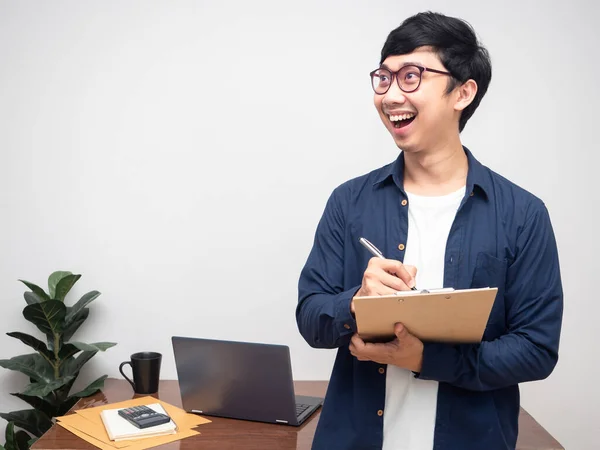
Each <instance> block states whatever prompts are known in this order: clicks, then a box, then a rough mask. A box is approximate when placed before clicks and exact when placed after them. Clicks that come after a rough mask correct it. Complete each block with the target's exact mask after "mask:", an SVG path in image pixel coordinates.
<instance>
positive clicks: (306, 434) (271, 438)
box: [31, 379, 564, 450]
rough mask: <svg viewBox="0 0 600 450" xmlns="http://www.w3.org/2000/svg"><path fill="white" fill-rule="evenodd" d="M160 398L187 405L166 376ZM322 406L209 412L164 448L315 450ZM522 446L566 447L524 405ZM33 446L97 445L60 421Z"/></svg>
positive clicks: (111, 398)
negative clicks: (263, 413) (268, 414)
mask: <svg viewBox="0 0 600 450" xmlns="http://www.w3.org/2000/svg"><path fill="white" fill-rule="evenodd" d="M294 385H295V387H296V393H297V394H300V395H313V396H321V397H322V396H324V395H325V391H326V389H327V382H326V381H296V382H294ZM133 397H134V396H133V392H132V390H131V386H130V385H129V384H128V383H127V382H126V381H124V380H117V379H108V380H106V383H105V386H104V390H103V392H100V393H97V394H96V395H94V396H92V397H89V398H85V399H82V400H80V401H79V402H78V403H77V404H76V405H75V406H74V407H73V409H81V408H88V407H93V406H99V405H104V404H107V403H114V402H119V401H122V400H127V399H131V398H133ZM155 397H157V398H159V399H161V400H163V401H165V402H167V403H171V404H173V405H176V406H179V407H181V397H180V395H179V385H178V384H177V381H170V380H168V381H161V382H160V389H159V392H158V395H155ZM319 414H320V410H319V411H317V412H316V413H315V414H314V415H313V416H312V417H311V418H310V419H309V420H308V421H307V422H305V423H304V424H303V425H302V426H301V427H291V426H286V425H271V424H266V423H259V422H249V421H244V420H233V419H221V418H218V417H208V416H207V417H208V418H209V419H210V420H212V423H209V424H207V425H202V426H200V427H199V428H198V430H199V431H200V433H201V434H200V435H199V436H194V437H191V438H187V439H183V440H181V441H177V442H172V443H170V444H166V445H163V446H160V447H155V448H160V449H163V450H176V449H181V450H193V449H202V450H228V449H236V450H237V449H246V450H269V449H277V450H309V449H310V446H311V443H312V440H313V436H314V434H315V429H316V427H317V422H318V420H319ZM519 428H520V430H519V440H518V443H517V449H518V450H564V448H563V447H562V446H561V445H560V444H559V443H558V442H557V441H556V440H555V439H554V438H553V437H552V436H550V434H548V432H547V431H546V430H545V429H544V428H543V427H542V426H541V425H540V424H539V423H537V422H536V421H535V420H534V419H533V417H531V416H530V415H529V414H528V413H527V412H526V411H525V410H524V409H521V415H520V417H519ZM31 448H32V449H33V450H56V449H62V450H65V449H77V450H94V449H96V447H94V446H93V445H91V444H88V443H87V442H85V441H83V440H82V439H80V438H78V437H77V436H75V435H74V434H72V433H71V432H69V431H67V430H65V429H64V428H62V427H61V426H58V425H54V426H53V427H52V428H51V429H50V430H48V432H47V433H46V434H44V436H42V437H41V439H39V440H38V441H37V442H36V443H35V444H34V445H33V446H32V447H31Z"/></svg>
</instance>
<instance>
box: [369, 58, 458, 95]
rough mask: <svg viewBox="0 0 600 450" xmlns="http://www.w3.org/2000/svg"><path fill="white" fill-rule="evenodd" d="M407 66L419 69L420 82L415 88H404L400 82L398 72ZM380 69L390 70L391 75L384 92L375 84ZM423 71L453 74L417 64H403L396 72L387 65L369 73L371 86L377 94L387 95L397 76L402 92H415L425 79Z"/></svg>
mask: <svg viewBox="0 0 600 450" xmlns="http://www.w3.org/2000/svg"><path fill="white" fill-rule="evenodd" d="M407 67H414V68H416V69H418V71H419V83H418V84H417V86H416V87H415V88H414V89H404V88H403V87H402V85H401V84H400V80H399V78H398V74H399V73H400V72H402V71H403V70H406V68H407ZM380 70H385V71H386V72H388V73H389V74H390V77H391V81H390V84H389V85H388V87H387V89H386V90H385V91H383V92H377V90H376V89H375V84H374V79H375V77H374V75H375V73H376V72H378V71H380ZM423 72H433V73H439V74H440V75H449V76H452V74H451V73H450V72H446V71H443V70H438V69H431V68H429V67H424V66H418V65H416V64H407V65H406V66H402V67H401V68H400V70H397V71H396V72H392V71H391V70H389V69H386V68H385V67H379V68H377V69H375V70H373V71H372V72H371V73H369V75H370V77H371V87H372V88H373V91H374V92H375V93H376V94H377V95H385V94H386V93H387V91H389V90H390V87H391V86H392V84H393V83H394V78H395V79H396V83H397V84H398V87H399V88H400V90H401V91H402V92H406V93H407V94H410V93H411V92H415V91H416V90H417V89H419V87H420V86H421V81H423Z"/></svg>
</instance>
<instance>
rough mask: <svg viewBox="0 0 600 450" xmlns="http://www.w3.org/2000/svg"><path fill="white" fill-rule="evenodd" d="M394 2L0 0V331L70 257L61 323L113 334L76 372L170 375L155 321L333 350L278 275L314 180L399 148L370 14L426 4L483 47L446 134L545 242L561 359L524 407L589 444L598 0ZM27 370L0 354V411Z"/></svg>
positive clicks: (319, 371) (325, 370) (308, 231)
mask: <svg viewBox="0 0 600 450" xmlns="http://www.w3.org/2000/svg"><path fill="white" fill-rule="evenodd" d="M408 3H409V2H400V1H391V0H380V1H378V2H367V1H356V0H354V1H347V0H346V1H343V0H338V1H317V0H308V1H307V0H304V1H302V2H297V1H277V0H270V1H257V0H256V1H252V2H245V1H243V0H232V1H229V2H221V1H216V0H214V1H203V2H201V1H163V2H156V1H144V2H142V1H137V2H133V1H104V2H81V1H70V2H69V1H54V2H44V1H16V0H14V1H6V0H3V1H1V2H0V61H1V63H0V64H1V68H0V152H1V160H0V208H1V209H0V210H1V212H2V220H1V222H0V255H2V257H0V299H1V301H0V318H1V319H0V331H1V332H2V333H4V332H9V331H28V332H32V333H35V329H34V327H33V326H30V324H29V323H28V322H26V321H25V320H24V319H23V317H22V315H21V310H22V308H23V307H24V306H25V303H24V301H23V299H22V293H23V291H24V286H22V285H21V284H20V283H18V282H17V279H18V278H25V279H28V280H30V281H32V282H37V283H40V284H42V285H43V284H44V283H45V280H46V277H47V276H48V274H49V273H50V272H52V271H54V270H59V269H60V270H71V271H74V272H77V273H82V274H83V277H82V279H81V280H80V281H79V283H78V285H77V287H76V289H75V291H74V294H73V295H72V296H71V300H70V301H71V302H72V301H74V300H76V299H77V298H79V295H81V294H83V293H84V292H87V291H89V290H92V289H97V290H100V291H101V292H102V295H101V296H100V298H99V299H98V300H97V301H96V302H95V303H93V304H92V305H91V310H92V311H91V314H90V319H89V320H88V322H87V323H86V324H85V325H84V326H83V327H82V329H81V332H80V334H79V335H78V339H79V340H82V341H85V342H96V341H114V342H118V344H119V345H118V346H117V347H115V348H113V349H110V350H109V351H108V352H106V353H104V354H99V355H98V356H96V357H95V358H94V359H93V360H92V361H91V362H90V363H89V364H88V365H87V366H86V368H85V369H84V371H83V373H82V379H81V383H82V382H83V381H85V380H90V379H92V378H95V377H96V376H99V375H100V374H102V373H107V374H109V375H110V376H113V377H115V376H118V371H117V367H118V363H120V362H121V361H123V360H125V359H127V357H128V355H129V354H130V353H132V352H135V351H141V350H155V351H160V352H162V353H163V354H164V355H165V357H164V363H163V372H162V376H163V378H175V377H176V373H175V368H174V361H173V357H172V350H171V346H170V337H171V336H172V335H184V336H197V337H213V338H223V339H234V340H250V341H258V342H270V343H282V344H287V345H289V346H290V348H291V351H292V359H293V368H294V376H295V377H296V378H298V379H325V378H328V376H329V373H330V370H331V365H332V361H333V357H334V351H324V350H314V349H311V348H309V347H308V345H306V344H305V343H304V342H303V340H302V339H301V337H300V336H299V334H298V332H297V329H296V324H295V320H294V308H295V306H296V301H297V298H296V288H297V279H298V275H299V272H300V270H301V267H302V265H303V263H304V261H305V258H306V257H307V254H308V252H309V249H310V246H311V243H312V238H313V233H314V229H315V226H316V224H317V221H318V219H319V217H320V214H321V212H322V210H323V207H324V204H325V201H326V199H327V197H328V196H329V194H330V192H331V190H332V189H333V188H334V187H335V186H337V185H338V184H340V183H341V182H343V181H345V180H346V179H348V178H350V177H354V176H357V175H360V174H362V173H365V172H367V171H369V170H371V169H373V168H375V167H378V166H380V165H383V164H385V163H387V162H389V161H391V160H393V159H394V158H395V157H396V154H397V149H396V148H395V146H394V144H393V142H392V140H391V138H390V137H389V136H388V135H387V132H386V131H385V129H384V127H383V126H382V125H381V123H379V119H378V117H377V115H376V112H375V110H374V108H373V106H372V92H371V88H370V86H369V80H368V73H369V71H370V70H372V69H373V68H375V67H376V66H377V63H378V61H379V59H378V57H379V52H380V49H381V46H382V44H383V42H384V40H385V38H386V36H387V33H388V32H389V31H390V30H391V29H392V28H394V27H396V26H397V25H398V24H399V23H400V22H401V21H402V20H403V19H404V18H405V17H407V16H409V15H412V14H413V13H416V12H418V11H419V10H426V9H432V10H436V11H440V12H444V13H446V14H450V15H456V16H459V17H463V18H465V19H467V20H468V21H469V22H471V23H472V24H473V26H474V27H475V29H476V30H477V32H478V33H479V35H480V37H481V38H482V40H483V42H484V44H485V45H486V46H487V47H488V49H489V50H490V52H491V55H492V58H493V67H494V76H493V80H492V84H491V86H490V90H489V92H488V94H487V96H486V98H485V99H484V100H483V103H482V105H481V107H480V108H479V110H478V111H477V113H476V114H475V116H474V118H473V119H471V121H470V123H469V124H468V125H467V128H466V130H465V132H464V133H463V141H464V143H465V144H466V145H467V146H469V147H470V148H471V149H472V150H473V151H474V153H475V154H476V156H477V157H478V158H479V159H480V160H481V161H482V162H483V163H484V164H486V165H489V166H491V167H492V168H494V169H495V170H496V171H498V172H500V173H501V174H503V175H505V176H506V177H508V178H510V179H512V180H513V181H515V182H516V183H518V184H520V185H522V186H523V187H525V188H527V189H529V190H531V191H533V192H534V193H535V194H537V195H538V196H539V197H541V198H542V199H544V200H545V202H546V204H547V206H548V208H549V210H550V213H551V216H552V220H553V223H554V227H555V231H556V235H557V239H558V243H559V247H560V256H561V263H562V273H563V282H564V291H565V315H564V327H563V335H562V344H561V358H560V362H559V364H558V366H557V368H556V370H555V372H554V373H553V374H552V376H551V377H550V378H549V379H548V380H546V381H542V382H536V383H529V384H526V385H523V386H522V392H523V396H522V399H523V405H524V407H525V408H526V409H527V410H529V411H530V412H531V413H532V414H533V415H534V417H535V418H536V419H537V420H538V421H539V422H541V423H542V425H544V426H545V427H546V428H547V429H548V430H549V431H550V432H551V433H552V434H553V435H554V436H555V437H556V438H557V439H559V440H560V441H561V443H563V445H565V446H566V447H567V448H569V449H576V450H587V449H592V448H594V449H595V448H598V439H597V438H596V437H595V436H594V434H593V432H592V424H593V423H597V421H598V419H599V418H600V417H599V414H598V412H597V411H598V400H600V398H599V397H600V395H599V388H598V383H597V381H596V375H597V374H598V373H600V363H599V359H598V357H597V355H598V351H597V345H596V343H597V341H598V337H599V335H598V331H597V330H598V326H597V318H598V316H599V315H600V306H599V304H598V301H597V300H598V299H597V295H589V294H587V292H589V291H590V290H591V289H592V288H593V287H594V285H595V284H596V282H597V277H598V275H597V274H598V269H599V264H598V263H597V255H598V252H599V251H600V248H599V246H598V240H597V239H596V233H594V231H595V229H597V225H596V222H595V220H594V219H593V217H592V212H593V210H594V207H595V206H597V205H598V200H597V196H596V192H594V191H593V190H592V189H593V186H592V183H593V182H595V181H596V179H597V167H598V156H597V152H598V145H597V140H596V133H597V123H596V121H597V117H598V113H597V108H598V105H599V104H600V94H599V89H598V82H597V79H598V74H599V73H600V70H599V69H600V67H599V64H598V58H597V46H598V44H600V38H599V34H598V28H597V22H598V16H599V11H600V8H599V7H598V6H597V3H595V2H592V1H591V0H590V1H584V0H573V1H571V2H558V1H554V2H547V1H544V2H542V1H537V2H534V1H516V0H507V1H504V2H495V3H494V4H490V3H488V2H485V3H484V2H478V1H475V0H473V1H456V2H452V3H450V2H443V1H421V2H416V4H415V6H413V7H409V6H407V4H408ZM481 5H485V6H481ZM594 256H596V257H594ZM0 348H1V349H2V350H1V351H0V358H10V357H12V356H15V355H17V354H21V353H26V352H28V349H27V348H26V347H24V346H23V345H22V344H21V343H20V342H18V341H16V340H14V339H11V338H9V337H7V336H4V337H2V336H0ZM25 381H26V380H24V377H23V376H21V375H20V374H16V373H12V372H9V371H6V370H1V371H0V384H1V386H2V389H0V404H1V405H2V410H3V411H8V410H13V409H21V408H23V407H26V405H24V404H23V403H22V402H20V401H18V400H17V399H14V398H12V397H10V396H9V395H8V394H7V393H8V392H14V391H15V390H18V389H21V388H22V387H23V386H24V385H25ZM81 383H80V384H81ZM0 426H1V427H2V428H3V427H4V423H2V424H1V425H0ZM0 431H1V429H0ZM594 443H595V444H596V445H594Z"/></svg>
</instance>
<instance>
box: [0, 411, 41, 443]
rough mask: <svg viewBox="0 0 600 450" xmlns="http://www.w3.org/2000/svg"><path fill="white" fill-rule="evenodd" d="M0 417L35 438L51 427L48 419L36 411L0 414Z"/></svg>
mask: <svg viewBox="0 0 600 450" xmlns="http://www.w3.org/2000/svg"><path fill="white" fill-rule="evenodd" d="M0 417H2V418H3V419H4V420H7V421H9V422H14V423H15V426H17V427H19V428H23V429H24V430H26V431H29V432H30V433H31V434H33V435H34V436H37V437H41V436H42V434H44V433H45V432H46V431H48V430H49V429H50V427H52V421H51V420H50V418H49V417H48V416H46V414H44V413H43V412H41V411H38V410H36V409H24V410H21V411H13V412H9V413H0Z"/></svg>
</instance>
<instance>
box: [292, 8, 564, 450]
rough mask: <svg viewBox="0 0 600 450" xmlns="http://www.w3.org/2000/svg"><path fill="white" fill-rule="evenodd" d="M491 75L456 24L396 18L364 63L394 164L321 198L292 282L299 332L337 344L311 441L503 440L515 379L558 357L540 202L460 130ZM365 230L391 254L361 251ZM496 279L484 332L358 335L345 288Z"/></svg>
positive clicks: (555, 287) (542, 369)
mask: <svg viewBox="0 0 600 450" xmlns="http://www.w3.org/2000/svg"><path fill="white" fill-rule="evenodd" d="M490 79H491V63H490V60H489V56H488V53H487V51H486V50H485V49H484V48H483V47H482V46H481V45H480V44H479V42H478V40H477V38H476V36H475V33H474V31H473V29H472V28H471V27H470V26H469V25H468V24H467V23H465V22H464V21H462V20H459V19H456V18H451V17H446V16H443V15H440V14H435V13H421V14H417V15H416V16H413V17H411V18H409V19H407V20H405V21H404V22H403V23H402V25H400V26H399V27H398V28H397V29H395V30H393V31H392V32H391V33H390V34H389V36H388V38H387V41H386V42H385V44H384V46H383V49H382V52H381V61H380V67H379V68H378V69H377V70H375V71H373V72H372V73H371V80H372V85H373V89H374V92H375V93H374V99H375V107H376V109H377V111H378V113H379V115H380V117H381V120H382V122H383V123H384V125H385V126H386V128H387V129H388V130H389V132H390V133H391V135H392V137H393V139H394V141H395V143H396V144H397V146H398V147H399V149H400V150H401V153H400V155H399V156H398V158H397V159H396V161H395V162H394V163H392V164H390V165H387V166H385V167H382V168H380V169H378V170H375V171H373V172H371V173H369V174H366V175H364V176H361V177H359V178H356V179H353V180H350V181H348V182H346V183H344V184H342V185H341V186H339V187H338V188H337V189H335V190H334V192H333V194H332V195H331V197H330V199H329V201H328V203H327V206H326V208H325V212H324V214H323V217H322V218H321V220H320V222H319V225H318V227H317V231H316V236H315V241H314V246H313V248H312V251H311V253H310V255H309V257H308V260H307V262H306V265H305V267H304V269H303V271H302V274H301V277H300V282H299V303H298V307H297V310H296V318H297V322H298V327H299V330H300V332H301V333H302V336H303V337H304V338H305V339H306V341H307V342H308V343H309V344H310V345H311V346H313V347H316V348H338V352H337V357H336V360H335V364H334V368H333V372H332V375H331V380H330V383H329V388H328V391H327V395H326V398H325V402H324V405H323V411H322V413H321V417H320V420H319V424H318V428H317V431H316V434H315V439H314V443H313V449H317V450H319V449H325V450H330V449H335V450H347V449H357V450H359V449H360V450H365V449H381V448H383V449H386V450H392V449H393V450H403V449H407V450H422V449H427V450H431V449H435V450H470V449H473V450H481V449H485V450H496V449H498V450H500V449H514V448H515V445H516V440H517V431H518V430H517V428H518V415H519V388H518V383H522V382H525V381H531V380H539V379H543V378H545V377H547V376H548V375H549V374H550V373H551V372H552V370H553V368H554V366H555V364H556V362H557V359H558V345H559V337H560V328H561V320H562V287H561V280H560V271H559V264H558V256H557V249H556V243H555V239H554V235H553V231H552V227H551V224H550V219H549V216H548V212H547V210H546V207H545V206H544V204H543V203H542V201H541V200H539V199H538V198H536V197H534V196H533V195H532V194H530V193H528V192H526V191H525V190H523V189H521V188H519V187H518V186H516V185H515V184H513V183H511V182H510V181H508V180H506V179H504V178H502V177H501V176H499V175H498V174H496V173H494V172H493V171H491V170H489V169H488V168H486V167H484V166H483V165H481V164H480V163H479V162H478V161H477V160H476V159H475V158H474V157H473V155H472V154H471V153H470V152H469V150H467V149H466V148H465V147H463V146H462V144H461V141H460V132H461V131H462V130H463V128H464V126H465V125H466V123H467V121H468V120H469V118H470V117H471V116H472V114H473V113H474V111H475V110H476V109H477V106H478V105H479V103H480V101H481V99H482V97H483V96H484V94H485V92H486V90H487V88H488V85H489V82H490ZM361 236H362V237H365V238H367V239H368V240H369V241H371V242H372V243H373V244H374V245H375V246H377V247H378V248H379V249H380V250H381V251H382V253H383V254H384V255H385V256H386V258H387V259H378V258H370V259H369V257H370V256H371V255H370V254H368V253H367V251H366V250H365V249H364V248H363V247H362V246H361V245H360V243H359V238H360V237H361ZM415 284H416V285H417V286H418V287H419V288H437V287H441V286H443V287H453V288H456V289H463V288H471V287H473V288H474V287H488V286H489V287H497V288H498V293H497V296H496V299H495V302H494V306H493V309H492V312H491V314H490V317H489V321H488V323H487V327H486V330H485V333H484V336H483V341H482V342H481V343H480V344H464V345H450V344H443V343H436V342H421V341H420V340H419V339H418V338H416V337H415V336H413V335H411V334H410V333H409V332H408V331H407V329H406V328H404V327H403V326H402V324H397V325H396V328H395V333H396V336H397V338H396V339H395V340H394V341H391V342H389V343H383V344H372V343H365V342H363V341H362V340H361V339H360V337H359V336H358V335H357V334H356V331H357V328H356V322H355V319H354V315H353V311H354V305H353V297H354V296H363V295H385V294H392V293H395V292H397V291H399V290H406V289H410V288H411V287H413V286H414V285H415Z"/></svg>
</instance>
